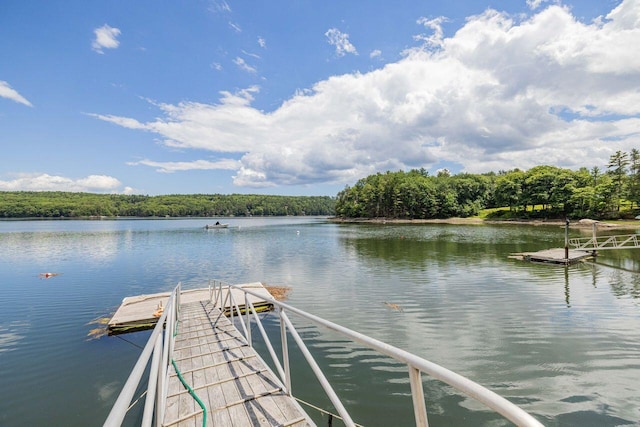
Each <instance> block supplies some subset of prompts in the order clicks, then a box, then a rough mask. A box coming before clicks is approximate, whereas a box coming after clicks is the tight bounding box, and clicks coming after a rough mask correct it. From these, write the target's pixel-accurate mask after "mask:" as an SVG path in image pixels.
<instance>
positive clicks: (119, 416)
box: [103, 284, 180, 427]
mask: <svg viewBox="0 0 640 427" xmlns="http://www.w3.org/2000/svg"><path fill="white" fill-rule="evenodd" d="M179 293H180V284H178V286H176V288H175V289H174V290H173V292H172V293H171V295H170V296H169V300H168V302H167V304H166V305H165V308H164V311H163V313H162V315H161V316H160V318H159V319H158V322H157V324H156V326H155V327H154V328H153V332H152V333H151V336H150V337H149V341H147V344H146V345H145V347H144V349H143V350H142V353H141V354H140V357H138V360H137V361H136V364H135V366H134V367H133V370H132V371H131V374H129V378H127V381H126V382H125V384H124V386H123V387H122V390H121V391H120V394H119V395H118V398H117V399H116V402H115V403H114V405H113V407H112V408H111V411H110V412H109V415H108V416H107V419H106V420H105V422H104V424H103V425H104V426H105V427H117V426H120V425H121V424H122V422H123V421H124V418H125V417H126V415H127V411H128V409H129V405H130V403H131V400H132V399H133V396H134V394H135V392H136V390H137V388H138V385H139V384H140V380H141V379H142V376H143V374H144V372H145V370H146V367H147V365H148V364H149V359H151V358H152V357H153V360H152V362H151V367H150V369H149V377H150V379H149V383H148V385H147V392H146V394H147V395H146V397H145V407H144V411H143V419H142V424H141V425H143V426H150V425H151V423H152V418H153V417H152V414H153V409H154V406H155V409H156V411H155V413H156V420H158V419H160V420H161V419H162V418H163V411H164V408H163V407H162V405H157V402H158V401H161V402H163V401H164V398H165V397H166V381H165V378H166V374H167V369H168V359H169V358H170V350H171V349H170V347H171V345H172V340H173V333H171V332H170V331H173V329H174V327H175V321H176V319H177V316H176V315H177V310H178V304H179V298H180V297H179ZM165 323H166V328H165V334H164V340H163V336H162V329H163V327H164V325H165ZM168 335H169V336H168ZM160 354H162V363H161V364H160V363H159V361H160ZM156 397H159V398H158V399H157V398H156Z"/></svg>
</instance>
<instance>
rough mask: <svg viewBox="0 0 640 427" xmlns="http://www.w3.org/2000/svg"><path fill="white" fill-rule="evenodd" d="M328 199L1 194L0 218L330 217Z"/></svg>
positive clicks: (332, 201)
mask: <svg viewBox="0 0 640 427" xmlns="http://www.w3.org/2000/svg"><path fill="white" fill-rule="evenodd" d="M334 205H335V198H334V197H329V196H273V195H255V194H230V195H221V194H210V195H207V194H195V195H164V196H144V195H121V194H94V193H71V192H35V191H15V192H0V218H82V217H99V216H106V217H117V216H124V217H186V216H192V217H212V216H282V215H333V213H334Z"/></svg>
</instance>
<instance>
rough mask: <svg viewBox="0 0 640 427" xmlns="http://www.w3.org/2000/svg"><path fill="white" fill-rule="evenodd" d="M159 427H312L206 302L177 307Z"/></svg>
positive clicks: (271, 373) (215, 310)
mask: <svg viewBox="0 0 640 427" xmlns="http://www.w3.org/2000/svg"><path fill="white" fill-rule="evenodd" d="M173 354H174V357H173V359H174V362H175V364H174V365H173V366H172V367H171V368H170V371H169V384H168V392H167V400H166V407H165V408H166V409H165V415H164V420H163V423H162V425H163V426H178V427H186V426H189V427H195V426H198V427H199V426H201V425H203V417H204V410H203V409H202V408H201V407H200V404H198V403H197V401H196V399H195V398H194V397H192V395H190V393H189V392H188V390H187V389H186V387H185V385H184V384H183V383H182V381H181V380H180V377H179V376H178V375H177V373H176V371H175V367H177V369H178V371H179V372H180V376H181V377H182V378H183V380H184V382H185V383H186V384H188V385H189V387H190V388H191V389H192V390H193V392H194V394H195V395H196V396H197V397H198V400H199V401H200V402H202V403H203V405H204V406H205V409H206V414H207V415H206V416H207V420H206V425H207V426H314V425H315V424H314V423H313V421H311V419H310V418H309V417H308V415H307V414H306V413H305V412H304V410H303V409H302V408H301V407H300V405H299V404H298V403H297V401H296V400H294V399H293V398H292V397H290V396H289V395H287V394H286V393H285V392H284V391H283V386H282V384H281V383H280V382H279V381H278V380H277V379H276V377H275V375H274V374H273V372H271V370H269V369H268V368H267V366H266V364H265V363H264V361H263V360H262V359H261V358H260V356H259V355H258V354H257V353H256V352H255V350H254V349H253V348H251V347H250V346H249V345H248V344H247V342H246V340H245V339H244V338H243V336H242V335H241V334H240V332H239V331H238V330H237V329H236V328H235V326H234V325H233V324H231V322H230V320H229V319H228V318H227V317H225V316H224V315H221V311H220V309H218V308H216V307H214V305H213V304H212V303H211V302H209V301H195V302H184V300H183V302H182V303H181V309H180V315H179V322H178V330H177V335H176V337H175V347H174V353H173Z"/></svg>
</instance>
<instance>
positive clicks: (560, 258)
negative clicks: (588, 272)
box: [509, 248, 595, 265]
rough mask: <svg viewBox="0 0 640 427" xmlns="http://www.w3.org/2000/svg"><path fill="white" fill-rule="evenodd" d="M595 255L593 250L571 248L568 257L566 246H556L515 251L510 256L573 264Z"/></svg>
mask: <svg viewBox="0 0 640 427" xmlns="http://www.w3.org/2000/svg"><path fill="white" fill-rule="evenodd" d="M594 256H595V255H594V254H593V253H591V252H586V251H576V250H569V256H568V258H565V249H564V248H554V249H545V250H542V251H537V252H521V253H514V254H511V255H510V256H509V258H512V259H518V260H522V261H530V262H537V263H543V264H560V265H571V264H576V263H578V262H581V261H583V260H585V259H589V258H593V257H594Z"/></svg>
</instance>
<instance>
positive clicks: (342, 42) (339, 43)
mask: <svg viewBox="0 0 640 427" xmlns="http://www.w3.org/2000/svg"><path fill="white" fill-rule="evenodd" d="M324 35H325V36H326V37H327V41H328V42H329V44H330V45H332V46H335V48H336V55H338V56H344V55H346V54H347V53H351V54H354V55H357V54H358V51H357V50H356V47H355V46H354V45H352V44H351V42H350V41H349V34H346V33H343V32H341V31H340V30H338V29H337V28H331V29H329V30H327V32H326V33H324Z"/></svg>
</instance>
